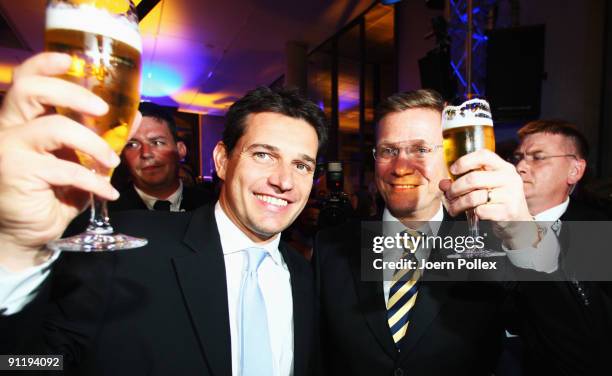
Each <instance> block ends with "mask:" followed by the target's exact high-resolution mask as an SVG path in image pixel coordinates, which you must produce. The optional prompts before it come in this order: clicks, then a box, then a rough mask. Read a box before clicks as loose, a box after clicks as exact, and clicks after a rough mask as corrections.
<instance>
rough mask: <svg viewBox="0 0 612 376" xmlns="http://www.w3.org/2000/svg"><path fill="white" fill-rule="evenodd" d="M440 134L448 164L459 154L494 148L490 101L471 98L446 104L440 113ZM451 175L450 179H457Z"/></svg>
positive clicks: (459, 156) (459, 155) (453, 161)
mask: <svg viewBox="0 0 612 376" xmlns="http://www.w3.org/2000/svg"><path fill="white" fill-rule="evenodd" d="M442 136H443V138H444V141H443V145H444V158H445V160H446V165H447V166H448V167H450V166H451V165H452V164H453V163H455V161H456V160H457V159H459V158H461V157H462V156H464V155H466V154H469V153H472V152H475V151H477V150H481V149H489V150H491V151H495V133H494V131H493V119H492V117H491V110H490V108H489V104H488V103H487V102H486V101H484V100H482V99H470V100H468V101H466V102H464V103H462V104H461V105H459V106H447V107H445V108H444V111H443V112H442ZM449 174H450V172H449ZM450 175H451V177H452V178H453V180H454V179H456V178H457V176H452V174H450Z"/></svg>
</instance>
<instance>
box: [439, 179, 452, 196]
mask: <svg viewBox="0 0 612 376" xmlns="http://www.w3.org/2000/svg"><path fill="white" fill-rule="evenodd" d="M452 183H453V181H452V180H450V179H442V180H440V183H439V184H438V188H440V190H441V191H442V192H444V193H446V191H448V190H449V189H450V186H451V184H452Z"/></svg>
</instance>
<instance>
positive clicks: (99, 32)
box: [45, 0, 147, 252]
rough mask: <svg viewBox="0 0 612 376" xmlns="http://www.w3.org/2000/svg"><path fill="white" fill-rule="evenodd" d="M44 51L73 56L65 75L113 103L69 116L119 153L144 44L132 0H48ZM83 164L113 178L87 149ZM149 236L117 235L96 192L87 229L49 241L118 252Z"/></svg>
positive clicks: (61, 246)
mask: <svg viewBox="0 0 612 376" xmlns="http://www.w3.org/2000/svg"><path fill="white" fill-rule="evenodd" d="M45 49H46V50H47V51H55V52H63V53H66V54H68V55H71V56H72V65H71V66H70V68H69V70H68V72H67V73H66V74H64V75H63V76H61V78H63V79H65V80H68V81H70V82H73V83H76V84H78V85H81V86H83V87H85V88H87V89H89V90H91V91H92V92H93V93H94V94H96V95H98V96H99V97H101V98H102V99H103V100H105V101H106V103H108V105H109V111H108V113H107V114H106V115H104V116H100V117H92V116H86V115H83V114H80V113H77V112H75V111H72V110H70V109H68V108H57V112H58V113H60V114H62V115H65V116H67V117H69V118H71V119H73V120H75V121H78V122H79V123H81V124H83V125H84V126H86V127H88V128H89V129H91V130H92V131H94V132H96V133H97V134H98V135H100V136H101V137H102V138H103V139H104V140H105V141H106V142H107V143H108V144H109V145H110V146H111V148H112V149H113V150H115V152H116V153H117V154H119V153H121V150H122V149H123V146H125V144H126V142H127V137H128V134H129V131H130V126H131V124H132V122H133V120H134V118H135V116H136V113H137V111H138V102H139V100H140V65H141V51H142V42H141V38H140V34H139V32H138V17H137V16H136V12H135V8H134V4H133V3H132V2H131V1H130V0H49V1H48V3H47V11H46V27H45ZM77 156H78V158H79V161H80V162H81V164H82V165H83V166H85V167H88V168H90V169H92V170H94V171H95V172H96V173H98V174H101V175H105V176H107V177H109V178H110V175H111V174H112V172H113V171H112V170H109V169H105V168H103V167H102V166H101V165H99V164H98V163H95V161H94V160H93V159H92V158H91V157H89V156H88V155H85V154H83V153H78V152H77ZM146 243H147V240H146V239H140V238H134V237H131V236H127V235H123V234H117V233H115V232H114V230H113V228H112V226H111V225H110V223H109V218H108V211H107V208H106V201H105V200H102V199H99V198H97V197H94V195H93V194H91V216H90V219H89V225H88V227H87V229H86V231H85V232H84V233H81V234H79V235H76V236H72V237H70V238H65V239H59V240H56V241H53V242H51V243H49V247H50V248H52V249H56V250H62V251H78V252H93V251H113V250H117V249H128V248H136V247H142V246H143V245H145V244H146Z"/></svg>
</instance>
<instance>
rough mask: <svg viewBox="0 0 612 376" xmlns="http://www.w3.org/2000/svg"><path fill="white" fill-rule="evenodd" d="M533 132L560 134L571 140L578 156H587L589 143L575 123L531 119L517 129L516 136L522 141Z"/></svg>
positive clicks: (584, 157)
mask: <svg viewBox="0 0 612 376" xmlns="http://www.w3.org/2000/svg"><path fill="white" fill-rule="evenodd" d="M535 133H549V134H559V135H562V136H564V137H566V138H568V139H569V140H571V141H572V143H573V144H574V147H575V148H576V154H578V157H580V158H582V159H586V158H587V157H588V156H589V143H588V142H587V139H586V137H584V135H583V134H582V133H581V132H580V131H579V130H578V128H577V127H576V125H574V124H572V123H570V122H568V121H565V120H560V119H545V120H535V121H531V122H529V123H527V124H525V125H524V126H523V127H522V128H521V129H519V130H518V137H519V139H520V140H521V141H523V140H524V139H525V138H526V137H527V136H529V135H532V134H535Z"/></svg>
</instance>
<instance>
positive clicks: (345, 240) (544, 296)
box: [314, 217, 593, 376]
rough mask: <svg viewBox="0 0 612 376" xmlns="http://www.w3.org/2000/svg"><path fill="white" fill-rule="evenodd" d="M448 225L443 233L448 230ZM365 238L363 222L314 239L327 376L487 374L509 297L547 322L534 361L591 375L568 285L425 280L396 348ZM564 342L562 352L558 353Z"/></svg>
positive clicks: (535, 339) (580, 316)
mask: <svg viewBox="0 0 612 376" xmlns="http://www.w3.org/2000/svg"><path fill="white" fill-rule="evenodd" d="M447 219H448V218H447V217H446V219H445V222H443V225H442V227H441V229H440V233H439V234H445V233H446V231H448V227H449V223H450V222H449V221H447ZM359 233H360V227H359V224H355V223H348V224H346V225H343V226H341V227H339V228H336V229H333V230H331V231H327V232H324V233H321V234H319V236H318V237H317V239H316V241H315V254H314V263H315V278H316V283H317V290H318V293H319V296H320V299H319V300H320V312H321V327H322V333H321V342H322V344H321V352H322V364H323V369H324V370H326V371H327V373H328V374H329V375H338V374H347V375H349V374H350V375H364V376H365V375H368V376H371V375H403V374H405V375H411V376H413V375H417V376H418V375H466V376H467V375H470V376H474V375H490V374H491V373H492V371H493V370H494V369H495V364H496V362H497V357H498V354H499V348H500V341H501V338H502V335H503V329H504V325H505V323H504V320H503V317H504V310H505V307H506V304H507V301H508V300H509V299H512V300H515V301H518V302H519V303H518V305H519V306H520V307H521V312H522V313H523V314H525V315H526V317H528V318H529V319H530V320H531V322H534V323H538V324H541V325H540V326H539V329H538V331H537V332H534V333H532V334H533V335H532V336H531V337H530V338H529V340H530V341H532V343H534V344H536V346H539V347H536V350H535V351H536V352H537V353H536V354H535V355H537V356H539V357H540V359H541V360H543V361H546V362H547V365H549V366H550V367H549V368H548V369H547V370H548V374H552V372H554V371H559V373H560V374H568V375H576V374H588V371H587V372H584V370H590V369H591V368H589V366H590V364H589V362H590V361H591V357H590V355H591V354H589V352H588V351H587V352H583V351H582V350H583V349H586V348H589V346H590V343H589V341H590V340H591V339H592V338H593V336H592V335H591V330H592V329H593V328H592V327H591V325H590V322H589V319H588V315H587V312H586V310H585V309H584V307H583V306H581V305H580V304H578V303H577V302H576V300H575V299H574V295H573V293H572V292H571V291H570V290H569V288H568V284H567V283H544V284H540V285H539V287H538V288H536V289H533V290H530V289H525V288H524V286H523V284H521V283H514V284H504V283H496V282H436V281H430V282H428V281H424V282H422V283H421V287H420V288H419V293H418V294H419V295H418V297H417V300H416V305H415V307H414V308H413V310H414V311H413V313H412V316H411V319H410V323H409V326H408V332H407V334H406V337H405V338H404V341H403V344H402V346H401V348H400V351H398V350H397V349H396V348H395V344H394V343H393V340H392V337H391V333H390V330H389V327H388V323H387V316H386V307H385V300H384V293H383V284H382V282H368V281H364V280H363V279H362V276H361V262H362V260H361V255H360V251H359V250H360V249H361V247H362V246H361V244H360V237H359V236H358V234H359ZM432 254H434V252H432ZM536 327H537V325H536ZM557 342H563V346H561V347H560V348H557V347H555V346H554V345H556V343H557ZM584 346H586V347H584ZM568 349H569V350H568ZM566 350H567V351H566ZM570 350H571V351H570Z"/></svg>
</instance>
